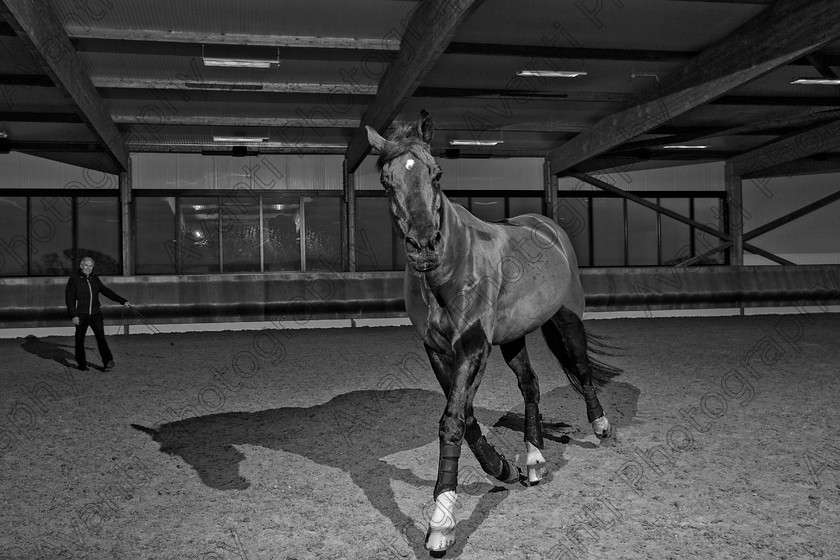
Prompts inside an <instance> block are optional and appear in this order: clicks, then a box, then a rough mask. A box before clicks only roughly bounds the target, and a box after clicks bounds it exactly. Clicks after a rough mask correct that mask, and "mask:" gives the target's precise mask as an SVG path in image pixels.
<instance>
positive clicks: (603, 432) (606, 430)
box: [592, 416, 615, 439]
mask: <svg viewBox="0 0 840 560" xmlns="http://www.w3.org/2000/svg"><path fill="white" fill-rule="evenodd" d="M592 430H593V431H594V432H595V435H596V436H598V438H599V439H607V438H611V437H612V436H613V434H614V433H615V432H614V430H613V427H612V424H610V421H609V420H607V417H606V416H599V417H598V418H596V419H595V420H593V421H592Z"/></svg>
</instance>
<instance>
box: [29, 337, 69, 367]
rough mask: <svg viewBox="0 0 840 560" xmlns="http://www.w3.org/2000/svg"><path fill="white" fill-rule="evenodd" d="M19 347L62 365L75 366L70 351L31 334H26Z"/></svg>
mask: <svg viewBox="0 0 840 560" xmlns="http://www.w3.org/2000/svg"><path fill="white" fill-rule="evenodd" d="M20 347H21V348H23V349H24V350H26V351H27V352H29V353H30V354H34V355H36V356H38V357H39V358H41V359H43V360H52V361H54V362H57V363H58V364H60V365H62V366H64V367H71V366H72V367H75V364H76V358H75V356H74V355H73V354H72V353H71V352H68V351H67V350H64V348H62V347H61V345H59V344H55V343H53V342H46V341H44V340H41V339H40V338H38V337H37V336H35V335H33V334H30V335H28V336H27V337H26V340H25V342H24V343H23V344H21V345H20ZM68 360H72V361H68Z"/></svg>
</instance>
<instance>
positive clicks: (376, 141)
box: [365, 125, 387, 152]
mask: <svg viewBox="0 0 840 560" xmlns="http://www.w3.org/2000/svg"><path fill="white" fill-rule="evenodd" d="M365 128H366V129H367V135H368V142H370V145H371V146H373V147H374V148H376V149H377V150H379V151H380V152H381V151H382V147H383V146H384V145H385V142H387V140H385V139H384V138H382V136H380V135H379V133H378V132H376V131H375V130H373V129H372V128H371V127H369V126H367V125H366V126H365Z"/></svg>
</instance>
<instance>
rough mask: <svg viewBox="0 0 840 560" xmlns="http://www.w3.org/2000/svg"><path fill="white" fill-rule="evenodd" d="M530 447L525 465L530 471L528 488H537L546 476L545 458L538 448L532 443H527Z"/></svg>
mask: <svg viewBox="0 0 840 560" xmlns="http://www.w3.org/2000/svg"><path fill="white" fill-rule="evenodd" d="M526 445H527V447H528V456H527V457H526V459H525V465H526V467H527V470H528V481H527V485H528V486H536V485H537V484H539V483H540V481H541V480H542V478H543V475H544V474H545V457H543V454H542V452H541V451H540V450H539V448H538V447H536V446H535V445H533V444H531V443H526Z"/></svg>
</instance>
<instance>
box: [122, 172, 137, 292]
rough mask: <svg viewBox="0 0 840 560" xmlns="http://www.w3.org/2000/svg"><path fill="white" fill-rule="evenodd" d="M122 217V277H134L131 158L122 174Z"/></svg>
mask: <svg viewBox="0 0 840 560" xmlns="http://www.w3.org/2000/svg"><path fill="white" fill-rule="evenodd" d="M119 181H120V217H121V220H120V222H121V224H122V227H121V229H122V231H121V236H120V237H121V238H122V275H123V276H132V275H134V227H133V223H132V219H131V158H130V157H129V158H128V168H127V169H126V170H125V171H123V172H122V173H120V177H119Z"/></svg>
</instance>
